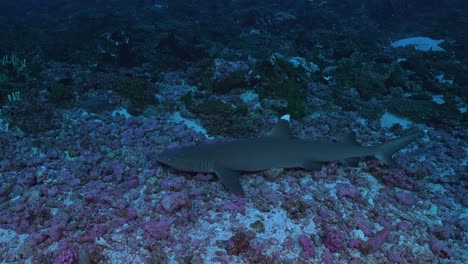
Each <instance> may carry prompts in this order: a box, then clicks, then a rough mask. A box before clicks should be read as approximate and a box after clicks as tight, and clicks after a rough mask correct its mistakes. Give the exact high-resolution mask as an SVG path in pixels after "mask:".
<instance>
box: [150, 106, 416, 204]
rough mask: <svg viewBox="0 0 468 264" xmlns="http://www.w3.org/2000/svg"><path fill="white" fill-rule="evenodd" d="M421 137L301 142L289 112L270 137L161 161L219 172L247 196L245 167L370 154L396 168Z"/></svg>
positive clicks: (172, 154)
mask: <svg viewBox="0 0 468 264" xmlns="http://www.w3.org/2000/svg"><path fill="white" fill-rule="evenodd" d="M423 135H424V132H422V131H420V130H416V131H412V132H410V133H409V134H407V135H405V136H402V137H399V138H396V139H393V140H390V141H388V142H385V143H383V144H381V145H377V146H361V145H360V144H358V143H357V142H356V136H355V134H354V133H352V134H350V135H348V136H347V137H346V138H344V140H343V141H342V142H337V143H326V142H318V141H310V140H303V139H298V138H295V137H294V136H293V135H292V133H291V130H290V127H289V115H285V116H283V117H281V118H280V119H279V121H278V123H277V124H276V126H275V127H274V128H273V129H272V130H271V131H270V133H269V134H268V135H267V136H264V137H261V138H257V139H243V140H236V141H229V142H220V143H211V144H201V145H196V146H189V147H181V148H175V149H169V150H166V151H164V152H162V153H160V154H159V155H158V156H157V159H158V161H159V162H162V163H164V164H167V165H169V166H171V167H173V168H175V169H178V170H181V171H189V172H201V173H215V174H216V175H217V176H218V178H219V180H220V181H221V182H222V183H223V184H224V185H225V186H226V187H227V188H228V189H229V190H230V191H232V192H234V193H236V194H238V195H244V190H243V188H242V186H241V184H240V180H239V176H240V173H241V172H242V171H262V170H269V169H274V168H304V169H309V170H320V169H321V168H322V165H324V164H326V163H327V162H331V161H340V162H342V163H344V164H348V165H350V164H355V163H356V161H357V160H358V159H359V158H362V157H367V156H374V157H376V158H377V159H378V160H380V161H381V162H382V163H384V164H385V165H387V166H396V165H397V164H396V162H395V161H394V160H393V159H392V156H393V155H394V154H395V153H396V152H397V151H398V150H400V149H402V148H403V147H405V146H406V145H408V144H410V143H411V142H413V141H414V140H415V139H417V138H419V137H422V136H423Z"/></svg>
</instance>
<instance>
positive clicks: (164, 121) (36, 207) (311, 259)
mask: <svg viewBox="0 0 468 264" xmlns="http://www.w3.org/2000/svg"><path fill="white" fill-rule="evenodd" d="M161 87H165V88H162V89H161V90H160V91H159V93H160V94H161V95H162V96H163V98H164V100H165V101H161V102H160V104H161V105H164V104H170V102H171V101H177V100H178V99H179V98H177V96H179V95H180V94H178V93H177V91H186V90H187V89H188V88H187V87H186V85H185V84H179V85H176V84H170V85H169V84H167V85H162V86H161ZM171 96H172V97H171ZM262 103H263V104H268V101H264V102H262ZM249 107H250V111H252V112H255V111H257V112H258V111H261V110H259V108H258V102H255V100H254V101H251V102H250V103H249ZM264 108H268V107H267V106H264ZM163 109H164V108H155V109H153V112H152V113H151V114H148V113H146V114H143V115H140V116H131V115H128V114H127V113H126V112H125V111H124V110H120V111H118V110H116V109H113V110H109V111H103V112H100V113H97V114H93V113H88V112H87V111H85V110H83V109H82V108H78V107H75V108H70V109H61V110H60V109H58V110H57V111H61V113H60V114H61V115H62V121H61V124H60V127H59V128H56V129H51V130H49V131H47V132H43V133H41V134H39V135H38V136H36V137H29V136H27V135H25V134H24V133H19V132H18V131H15V130H13V129H11V130H9V131H2V133H0V145H1V146H2V152H1V153H0V157H1V160H0V177H1V181H0V205H1V208H0V209H1V212H2V213H1V215H0V234H1V235H0V256H1V258H0V262H2V263H467V262H468V257H467V254H466V244H467V233H466V230H468V218H467V209H466V208H467V206H468V194H467V192H466V179H467V178H466V177H467V174H466V173H467V172H466V157H467V143H466V142H467V141H466V132H467V131H466V129H464V130H463V129H460V128H459V129H458V130H451V131H446V130H443V129H440V128H434V127H431V126H427V125H423V124H417V123H413V122H410V123H409V124H407V123H406V124H405V125H408V126H409V127H413V126H417V127H419V128H420V129H423V130H424V131H425V136H424V137H423V138H421V139H418V140H416V141H415V142H414V143H412V144H411V145H409V146H408V147H406V148H405V149H404V150H402V151H400V152H398V153H397V154H396V156H395V159H396V160H397V162H398V164H399V167H397V168H388V167H385V166H384V165H382V164H380V163H379V162H378V161H377V160H376V159H374V158H368V159H364V160H362V161H361V162H360V163H359V165H358V166H356V167H354V166H343V165H341V164H339V163H330V164H328V165H326V166H323V168H322V169H321V170H320V171H315V172H313V171H308V170H302V169H296V170H280V169H278V170H270V171H266V172H258V173H245V174H243V175H242V179H241V183H242V185H243V186H244V189H245V193H246V195H245V197H240V196H236V195H234V194H232V193H230V192H228V191H227V190H226V189H225V188H224V187H223V186H222V184H221V183H220V182H219V181H218V180H217V179H216V176H214V175H211V174H200V173H199V174H196V173H184V172H179V171H176V170H173V169H171V168H168V167H166V166H164V165H163V164H160V163H159V162H158V161H157V160H156V158H155V156H156V155H157V153H159V152H161V151H163V150H165V149H167V148H170V147H177V146H180V145H192V144H200V143H204V142H209V141H211V140H218V139H220V140H225V139H226V138H224V139H223V138H220V137H216V138H215V139H208V138H207V134H206V133H204V131H203V126H202V125H199V123H198V121H199V120H197V119H196V118H192V119H191V118H190V117H188V118H187V117H184V114H183V113H182V115H181V114H180V113H178V112H171V111H163ZM335 110H336V111H328V112H322V113H316V114H315V115H310V116H309V117H307V118H305V119H304V120H303V121H302V122H298V121H296V120H292V121H291V126H292V129H293V130H294V133H295V134H296V136H298V137H301V138H310V139H320V140H326V141H339V139H340V137H341V136H343V135H345V134H346V133H347V132H350V131H352V130H353V131H355V132H356V133H357V138H358V141H359V142H360V143H362V144H363V145H372V144H379V143H381V142H384V141H386V140H389V139H391V138H394V137H396V136H398V131H395V130H394V129H393V130H392V128H391V127H389V126H388V125H385V124H383V122H384V120H383V119H382V120H374V121H366V120H363V119H361V118H360V117H359V116H358V115H357V114H356V113H354V112H346V111H340V110H339V109H338V108H336V109H335ZM257 116H262V115H261V114H258V115H257ZM277 118H278V117H276V116H272V115H267V114H265V115H264V116H263V119H258V120H256V121H255V122H256V123H258V128H257V129H256V132H257V133H258V134H262V133H266V132H267V131H268V130H269V129H270V128H271V127H272V126H273V125H274V123H275V122H276V120H277ZM394 121H395V122H399V121H398V120H394ZM385 122H388V120H386V121H385ZM234 125H235V124H234ZM240 136H242V135H240Z"/></svg>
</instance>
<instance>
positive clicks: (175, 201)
mask: <svg viewBox="0 0 468 264" xmlns="http://www.w3.org/2000/svg"><path fill="white" fill-rule="evenodd" d="M189 204H190V202H189V200H188V197H187V195H186V194H185V193H183V192H176V193H170V194H167V195H165V196H164V197H163V198H162V200H161V206H162V208H163V209H164V210H165V211H166V212H168V213H172V212H174V211H176V210H178V209H180V208H182V207H184V206H187V205H189Z"/></svg>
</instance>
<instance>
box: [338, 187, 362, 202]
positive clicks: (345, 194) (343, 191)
mask: <svg viewBox="0 0 468 264" xmlns="http://www.w3.org/2000/svg"><path fill="white" fill-rule="evenodd" d="M336 195H337V196H338V198H339V199H340V200H342V199H343V198H350V199H355V198H358V197H360V195H361V194H360V192H359V190H358V189H357V188H356V187H354V186H351V185H344V184H340V185H338V187H337V192H336Z"/></svg>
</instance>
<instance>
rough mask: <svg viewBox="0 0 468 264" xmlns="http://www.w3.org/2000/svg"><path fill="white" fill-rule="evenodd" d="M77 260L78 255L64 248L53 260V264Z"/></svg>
mask: <svg viewBox="0 0 468 264" xmlns="http://www.w3.org/2000/svg"><path fill="white" fill-rule="evenodd" d="M77 260H78V256H77V254H76V252H75V251H73V250H71V249H67V250H64V251H63V252H61V253H60V255H59V256H58V257H57V259H56V260H55V262H54V263H55V264H73V263H76V261H77Z"/></svg>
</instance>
